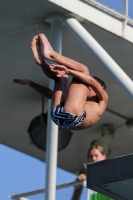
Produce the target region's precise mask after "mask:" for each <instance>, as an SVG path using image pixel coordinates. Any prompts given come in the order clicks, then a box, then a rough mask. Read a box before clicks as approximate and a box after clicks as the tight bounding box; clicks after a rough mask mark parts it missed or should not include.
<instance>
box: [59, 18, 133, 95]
mask: <svg viewBox="0 0 133 200" xmlns="http://www.w3.org/2000/svg"><path fill="white" fill-rule="evenodd" d="M60 20H61V21H62V22H63V23H64V25H65V26H66V27H67V28H68V29H69V30H70V31H71V32H72V33H73V34H74V35H75V36H76V37H77V39H78V40H79V41H80V42H81V43H82V44H83V45H84V46H85V47H86V48H87V49H89V50H90V51H91V53H92V54H94V56H95V57H96V58H97V59H98V60H99V62H100V63H101V64H102V65H103V66H104V68H105V69H106V70H108V71H109V73H110V74H111V75H112V76H113V77H114V78H115V79H116V81H117V82H118V83H119V84H120V85H121V86H122V88H123V89H124V90H125V91H126V92H127V93H128V95H129V96H130V97H131V98H133V81H132V80H131V79H130V78H129V77H128V76H127V74H126V73H125V72H124V71H123V70H122V69H121V68H120V67H119V66H118V64H117V63H116V62H115V61H114V60H113V59H112V58H111V57H110V56H109V54H108V53H107V52H106V51H105V50H104V49H103V48H102V47H101V46H100V45H99V43H98V42H97V41H96V40H95V39H94V38H93V37H92V36H91V35H90V34H89V33H88V32H87V31H86V29H85V28H84V27H83V26H82V25H81V24H80V23H79V22H78V21H77V20H76V19H75V18H74V17H72V16H71V15H70V16H69V15H67V16H64V17H61V18H60Z"/></svg>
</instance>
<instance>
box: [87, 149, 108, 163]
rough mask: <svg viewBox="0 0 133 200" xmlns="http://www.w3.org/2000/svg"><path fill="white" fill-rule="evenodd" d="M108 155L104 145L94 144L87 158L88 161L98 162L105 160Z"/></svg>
mask: <svg viewBox="0 0 133 200" xmlns="http://www.w3.org/2000/svg"><path fill="white" fill-rule="evenodd" d="M106 157H107V155H106V152H105V150H104V148H103V147H102V146H92V147H90V149H89V150H88V154H87V159H88V162H97V161H101V160H105V159H106Z"/></svg>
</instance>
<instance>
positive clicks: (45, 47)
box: [39, 34, 53, 60]
mask: <svg viewBox="0 0 133 200" xmlns="http://www.w3.org/2000/svg"><path fill="white" fill-rule="evenodd" d="M39 38H40V41H41V43H42V55H43V57H44V58H45V59H49V60H53V59H52V53H53V48H52V47H51V45H50V43H49V41H48V39H47V38H46V36H45V35H44V34H39Z"/></svg>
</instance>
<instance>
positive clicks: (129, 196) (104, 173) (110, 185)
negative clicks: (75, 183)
mask: <svg viewBox="0 0 133 200" xmlns="http://www.w3.org/2000/svg"><path fill="white" fill-rule="evenodd" d="M87 187H88V188H89V189H92V190H94V191H96V192H99V193H101V194H103V195H105V196H108V197H110V198H112V199H115V200H133V154H129V155H125V156H120V157H115V158H113V159H109V160H104V161H99V162H96V163H89V164H87Z"/></svg>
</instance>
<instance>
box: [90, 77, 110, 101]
mask: <svg viewBox="0 0 133 200" xmlns="http://www.w3.org/2000/svg"><path fill="white" fill-rule="evenodd" d="M92 77H93V78H94V79H95V80H96V81H97V82H98V83H99V84H100V85H101V86H102V88H103V90H105V91H106V84H105V82H104V81H102V80H101V79H100V78H98V77H96V76H92ZM95 95H96V93H95V92H94V90H93V89H92V88H91V87H90V86H89V87H88V97H92V96H95Z"/></svg>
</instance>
